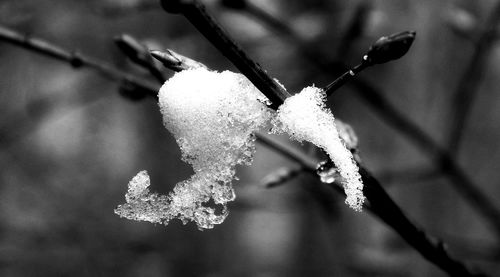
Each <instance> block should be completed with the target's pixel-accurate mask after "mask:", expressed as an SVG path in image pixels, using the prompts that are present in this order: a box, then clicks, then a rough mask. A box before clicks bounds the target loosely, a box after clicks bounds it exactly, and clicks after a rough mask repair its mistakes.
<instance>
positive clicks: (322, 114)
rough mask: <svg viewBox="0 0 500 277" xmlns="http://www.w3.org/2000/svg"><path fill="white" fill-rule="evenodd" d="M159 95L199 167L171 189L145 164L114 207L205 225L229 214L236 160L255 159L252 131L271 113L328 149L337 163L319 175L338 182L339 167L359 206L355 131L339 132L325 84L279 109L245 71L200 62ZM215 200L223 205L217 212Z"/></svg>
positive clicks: (278, 123)
mask: <svg viewBox="0 0 500 277" xmlns="http://www.w3.org/2000/svg"><path fill="white" fill-rule="evenodd" d="M158 97H159V106H160V110H161V113H162V115H163V121H164V124H165V127H166V128H167V129H168V130H169V131H170V132H171V133H172V134H173V136H174V137H175V139H176V141H177V144H178V145H179V147H180V149H181V153H182V159H183V161H185V162H186V163H189V164H190V165H191V166H192V167H193V170H194V172H195V174H194V175H193V176H191V177H190V178H189V179H187V180H185V181H182V182H179V183H177V184H176V186H175V188H174V190H173V191H172V192H171V193H169V194H168V195H159V194H157V193H151V192H150V191H149V185H150V180H149V176H148V174H147V172H146V171H141V172H139V173H138V174H137V175H136V176H135V177H134V178H133V179H132V180H131V181H130V183H129V188H128V192H127V194H126V195H125V199H126V203H125V204H123V205H120V206H118V207H117V208H116V210H115V212H116V213H117V214H118V215H120V216H122V217H125V218H128V219H132V220H141V221H149V222H152V223H161V224H165V225H166V224H168V223H169V221H170V220H171V219H174V218H178V219H180V220H181V221H182V222H183V223H187V222H189V221H194V222H195V223H196V224H197V226H198V228H199V229H208V228H213V227H214V225H215V224H220V223H222V222H223V221H224V219H225V218H226V217H227V214H228V211H227V207H226V204H227V202H229V201H233V200H234V199H235V194H234V190H233V188H232V184H231V182H232V180H233V179H235V166H236V165H238V164H250V163H251V161H252V156H253V153H254V151H255V135H254V133H255V132H256V131H258V130H259V129H260V128H262V127H264V126H266V125H267V124H268V123H269V122H270V121H271V119H272V122H273V124H274V127H273V131H274V132H277V133H280V132H286V133H289V134H290V136H291V137H292V138H294V139H296V140H299V141H302V140H307V141H310V142H312V143H314V144H315V145H317V146H318V147H321V148H323V149H324V150H325V151H326V152H327V153H328V155H329V156H330V158H331V159H332V161H333V162H334V163H335V165H336V166H337V169H331V170H330V171H328V172H323V173H324V174H323V175H321V174H320V177H321V179H322V180H323V181H324V182H327V183H329V182H333V181H334V176H335V175H336V173H337V170H338V173H339V175H340V177H342V178H341V179H343V181H344V188H345V192H346V194H347V198H346V203H347V204H348V205H349V206H351V207H352V208H354V209H355V210H361V205H362V203H363V201H364V196H363V193H362V189H363V184H362V183H361V179H360V175H359V173H358V168H357V166H356V163H355V162H354V160H353V158H352V154H351V152H350V151H349V150H348V149H346V145H347V146H348V147H349V148H356V144H357V138H356V136H355V135H354V133H353V132H352V130H351V129H350V127H349V126H348V125H344V124H342V125H341V126H340V127H341V128H340V134H339V132H338V131H337V129H336V126H335V119H334V117H333V115H332V113H331V112H330V111H329V110H328V109H326V108H325V104H324V101H325V95H324V92H322V91H321V90H320V89H318V88H316V87H307V88H305V89H304V90H302V91H301V92H300V93H299V94H296V95H294V96H292V97H290V98H288V99H287V100H286V101H285V103H284V104H283V105H282V106H281V107H280V108H279V110H278V113H275V112H272V111H270V110H269V109H268V108H267V106H266V104H265V103H267V101H268V100H267V99H266V98H265V97H264V96H263V95H262V94H261V93H260V92H259V91H258V90H257V89H256V88H255V87H254V86H253V84H252V83H250V81H249V80H248V79H247V78H246V77H245V76H243V75H241V74H236V73H233V72H230V71H224V72H221V73H218V72H214V71H209V70H207V69H206V68H197V69H190V70H185V71H182V72H179V73H176V74H175V75H174V76H173V77H172V78H171V79H169V80H168V81H167V82H165V84H164V85H163V86H162V88H161V89H160V92H159V95H158ZM339 135H340V136H341V138H340V137H339ZM209 201H213V203H215V204H216V205H218V206H220V207H221V208H222V211H221V212H219V213H216V210H215V208H213V207H211V206H213V205H208V202H209Z"/></svg>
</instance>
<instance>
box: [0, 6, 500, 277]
mask: <svg viewBox="0 0 500 277" xmlns="http://www.w3.org/2000/svg"><path fill="white" fill-rule="evenodd" d="M249 1H250V2H251V3H252V5H253V6H254V7H257V8H258V9H260V10H261V11H265V12H266V13H267V14H268V15H271V16H272V17H273V18H275V19H277V20H278V21H281V22H282V23H283V24H284V26H287V27H288V28H289V29H288V31H292V32H293V33H294V35H295V37H294V38H290V37H289V36H287V35H284V34H283V30H281V32H280V31H279V30H276V25H274V27H273V26H271V25H269V23H272V22H267V23H266V22H265V21H263V15H262V14H261V15H260V16H259V15H258V14H257V13H256V12H255V11H253V13H252V11H248V10H232V9H229V8H227V7H225V6H223V5H221V2H220V1H216V0H211V1H203V2H204V3H205V4H206V5H207V6H208V8H209V10H210V12H211V13H212V14H213V15H214V16H215V17H216V18H217V20H218V21H220V23H221V24H222V25H223V26H224V27H225V28H226V30H227V31H228V32H229V33H230V34H231V35H232V36H233V37H234V38H235V39H236V40H237V41H238V42H239V43H240V44H241V45H242V46H243V48H244V49H245V50H247V51H248V53H249V54H250V55H251V56H252V57H254V58H255V59H256V60H257V61H258V62H259V63H260V64H261V65H262V66H263V67H264V68H265V69H266V70H267V71H268V72H269V73H270V74H271V75H272V76H273V77H276V78H277V79H279V80H280V82H281V83H283V84H284V85H285V86H286V87H287V88H288V90H289V91H291V92H296V91H299V90H300V89H301V88H302V87H304V86H306V85H310V84H316V85H318V86H323V85H326V84H327V83H328V82H330V81H332V80H333V79H334V78H335V77H336V75H335V74H333V73H332V72H328V71H325V70H324V69H323V68H321V67H318V64H317V63H315V62H314V61H312V59H311V57H307V53H311V52H315V53H317V55H318V56H320V57H323V59H324V60H323V61H331V60H340V61H342V62H344V63H346V64H348V65H351V66H354V65H355V64H356V63H357V62H359V60H360V58H361V56H362V55H363V53H364V52H365V51H366V49H367V48H368V47H369V45H370V44H371V43H372V42H374V41H375V40H376V39H377V38H378V37H380V36H382V35H387V34H391V33H394V32H399V31H403V30H416V31H417V39H416V41H415V42H414V45H413V47H412V49H411V50H410V52H409V53H408V54H407V55H406V56H405V57H403V58H402V59H401V60H398V61H395V62H391V63H389V64H385V65H380V66H377V67H375V68H371V69H368V70H366V71H365V72H363V73H362V78H364V79H365V80H368V81H369V82H370V83H371V84H373V85H374V86H375V87H378V88H380V90H381V91H382V92H383V95H384V96H385V97H386V98H387V99H389V100H390V102H391V103H392V104H394V105H395V106H396V107H397V108H398V109H399V111H401V113H402V114H404V115H405V116H407V117H408V118H410V119H411V120H412V121H413V122H415V123H416V124H417V125H418V126H419V127H421V128H422V129H423V130H425V132H426V133H428V134H430V135H431V136H432V137H433V138H434V139H435V140H436V141H438V142H440V143H444V142H445V140H446V137H447V135H448V134H449V129H450V118H453V116H455V114H454V112H456V111H455V110H454V106H453V104H452V103H453V102H452V101H451V99H452V98H453V94H454V93H455V91H456V89H457V85H458V84H459V82H460V80H461V79H462V78H464V76H463V72H464V71H465V70H466V67H467V64H468V63H469V62H470V59H471V57H472V53H473V51H474V49H475V44H474V43H473V41H474V39H475V38H476V37H477V36H478V34H480V32H481V30H482V29H483V28H485V24H486V23H485V22H486V21H487V18H488V17H489V16H490V14H491V13H492V11H493V7H494V5H496V4H497V3H496V2H497V1H490V0H483V1H465V0H445V1H431V0H424V1H422V0H420V1H417V0H386V1H371V0H366V1H363V0H356V1H355V0H350V1H337V0H314V1H299V0H287V1H285V0H274V1H266V0H249ZM229 2H231V1H229ZM264 16H265V15H264ZM0 24H2V25H3V26H7V27H9V28H12V29H15V30H18V31H19V32H21V33H27V34H30V35H32V36H35V37H40V38H43V39H45V40H48V41H50V42H53V43H54V44H56V45H60V46H61V47H64V48H67V49H69V50H77V51H79V52H82V53H85V54H88V55H91V56H93V57H96V58H98V59H101V60H102V61H104V62H107V63H111V64H114V65H116V66H117V67H119V68H121V69H123V70H126V71H128V72H130V73H133V74H135V75H136V76H139V77H142V78H145V79H150V80H151V81H152V82H154V79H152V78H151V77H150V76H149V75H148V73H147V72H146V71H144V70H143V69H141V68H139V67H137V66H136V65H134V64H133V63H131V62H130V61H129V60H127V58H126V57H125V56H124V55H123V54H122V53H121V52H120V51H119V50H118V48H117V47H116V46H115V45H114V44H113V41H112V38H113V37H114V36H116V35H120V34H123V33H126V34H130V35H132V36H134V37H136V38H137V39H139V40H140V41H142V42H143V43H145V44H146V45H148V47H149V48H150V49H159V50H162V49H166V48H170V49H173V50H175V51H177V52H179V53H182V54H184V55H186V56H189V57H192V58H193V59H196V60H199V61H201V62H203V63H205V64H206V65H208V66H209V67H211V68H213V69H217V70H226V69H229V70H233V71H236V70H235V69H234V67H233V66H232V65H231V64H230V62H229V61H228V60H227V59H225V58H224V56H222V55H221V54H220V53H219V52H218V51H217V50H216V49H215V48H214V47H213V46H211V45H210V44H209V42H208V41H207V40H206V39H204V38H203V37H202V36H201V35H200V34H199V33H198V32H197V31H196V30H195V29H194V28H193V27H192V26H191V25H190V24H189V23H188V22H187V21H186V20H185V19H184V18H183V17H182V16H175V15H170V14H166V13H165V12H163V10H162V9H161V8H160V5H159V3H158V1H155V0H126V1H124V0H99V1H98V0H94V1H76V0H37V1H33V0H3V1H0ZM285 31H286V30H285ZM297 42H300V43H302V46H300V45H298V44H297ZM490 44H491V47H490V48H489V49H488V56H487V57H488V58H487V59H486V62H484V63H483V64H482V66H483V68H484V72H483V73H482V74H480V76H479V77H480V80H479V81H480V82H479V86H478V87H477V89H475V90H474V91H473V92H471V93H475V94H476V95H477V97H476V99H475V101H474V102H473V105H472V108H471V111H470V113H468V115H467V117H468V120H467V125H466V127H465V128H463V130H462V131H463V134H464V135H463V141H462V144H461V147H460V149H459V151H458V152H457V155H458V157H457V160H458V161H459V163H460V165H461V166H462V167H463V168H464V169H465V172H466V173H467V175H468V176H469V177H470V178H471V179H472V180H473V181H474V182H475V183H476V184H477V185H478V187H479V188H480V189H481V190H482V191H484V192H485V193H486V194H487V195H488V197H490V199H491V201H492V202H494V204H495V205H496V206H497V207H499V208H500V205H499V204H498V200H499V199H500V187H499V186H498V182H499V181H500V171H499V170H498V169H499V163H500V147H499V146H500V145H499V143H498V141H499V138H500V125H499V122H500V121H499V118H500V97H499V96H498V88H499V86H500V81H499V78H498V74H499V73H500V67H499V64H500V63H499V61H500V48H499V47H498V45H499V44H497V42H496V41H494V40H493V41H492V42H491V43H490ZM304 48H307V49H308V51H304ZM304 52H306V55H304ZM172 74H173V73H172V72H170V71H168V70H165V76H171V75H172ZM119 86H120V84H119V83H118V82H113V81H110V80H108V79H106V78H105V77H103V76H102V75H100V74H99V73H96V72H95V71H93V70H91V69H80V70H75V69H73V68H71V67H70V66H69V65H67V64H65V63H62V62H59V61H55V60H53V59H51V58H48V57H45V56H40V55H38V54H35V53H33V52H30V51H27V50H24V49H21V48H19V47H16V46H12V45H10V44H7V43H5V42H0V111H1V117H0V275H1V276H70V275H71V276H211V277H215V276H262V277H264V276H266V277H267V276H446V275H445V274H444V273H443V272H442V271H440V270H439V269H437V268H436V267H435V266H434V265H432V264H430V263H428V262H427V261H426V260H424V258H422V257H421V256H420V255H419V254H418V253H417V252H416V251H415V250H413V249H412V248H410V247H409V246H408V245H407V244H406V243H405V242H404V241H403V240H402V239H401V238H400V237H399V236H398V235H397V234H395V233H394V232H393V231H392V230H391V229H389V228H388V227H386V225H384V224H383V223H381V222H380V221H378V220H377V219H375V218H374V217H373V216H372V215H371V214H369V213H368V212H363V213H356V212H354V211H352V210H350V209H349V208H348V207H346V206H345V205H344V204H343V198H342V197H341V196H339V195H337V194H335V193H333V192H332V191H330V190H329V189H328V188H325V187H323V186H321V184H318V183H317V182H316V181H314V180H313V179H312V178H310V177H308V176H306V175H305V174H302V175H299V176H298V177H297V178H294V179H293V180H291V181H288V182H286V183H285V184H283V185H281V186H279V187H277V188H273V189H266V188H265V187H264V186H263V185H262V179H263V178H264V177H266V176H268V175H269V174H272V173H273V172H275V171H276V170H278V169H279V168H282V167H288V168H296V167H297V165H295V164H294V163H292V162H290V161H288V160H286V159H285V158H283V157H281V156H279V155H278V154H276V153H274V152H272V151H270V150H269V149H266V148H265V147H264V146H261V145H258V146H257V153H256V155H255V160H254V163H253V165H252V166H251V167H241V168H238V176H239V178H240V180H239V181H237V182H235V189H236V193H237V200H236V201H234V202H233V203H231V204H230V215H229V217H228V218H227V219H226V221H225V222H224V223H223V224H222V225H219V226H216V227H215V229H213V230H208V231H203V232H200V231H198V230H197V228H196V226H195V225H194V224H192V223H190V224H188V225H186V226H183V225H182V224H181V223H180V222H179V221H176V220H174V221H172V222H171V224H170V225H168V226H167V227H165V226H162V225H153V224H149V223H144V222H133V221H129V220H125V219H121V218H119V217H118V216H116V215H115V214H114V213H113V209H114V208H115V207H116V206H117V205H118V204H121V203H123V202H124V194H125V192H126V188H127V183H128V181H129V180H130V178H131V177H133V176H134V175H135V174H136V173H137V172H138V171H140V170H144V169H145V170H148V172H149V173H150V175H151V178H152V189H153V190H154V191H157V192H160V193H168V191H170V190H171V189H172V188H173V186H174V185H175V183H177V182H178V181H181V180H184V179H186V178H187V177H188V176H190V175H191V169H190V168H189V166H187V165H186V164H184V163H183V162H182V161H180V152H179V150H178V147H177V145H176V144H175V141H174V139H173V138H172V136H171V135H170V134H169V133H168V132H167V131H166V130H165V129H164V128H163V125H162V120H161V115H160V113H159V110H158V107H157V104H156V103H155V102H154V101H151V100H150V99H146V100H144V101H130V100H129V99H127V98H125V97H123V96H121V95H120V94H119V93H118V90H119ZM330 105H331V107H332V109H333V111H334V113H335V115H336V116H337V117H338V118H341V119H343V120H344V121H346V122H348V123H349V124H351V125H352V126H353V128H354V129H355V131H356V133H357V135H358V138H359V141H360V151H361V157H362V159H363V161H364V162H365V164H366V166H367V168H369V169H371V170H372V171H373V172H374V175H375V176H377V178H379V179H380V180H381V182H382V183H383V185H384V187H385V188H386V189H387V190H388V191H389V193H390V194H391V196H393V198H394V199H395V200H396V202H397V203H398V204H399V205H400V206H401V207H402V208H403V209H404V210H405V212H406V213H407V215H408V216H409V217H410V218H412V219H413V220H414V221H415V222H416V223H418V224H419V225H421V226H423V227H424V228H425V229H426V230H427V231H428V232H429V233H431V234H433V235H435V236H437V237H439V238H442V239H443V240H444V241H445V242H447V245H448V247H449V250H450V252H451V253H453V254H454V255H455V256H456V257H458V258H460V259H462V260H464V261H467V262H468V263H469V264H471V265H473V266H478V267H480V268H481V269H482V270H484V271H485V272H488V273H490V274H491V275H492V276H497V275H498V274H500V244H499V240H498V236H496V235H495V233H494V232H493V230H492V228H490V225H489V223H488V222H487V221H486V220H485V219H484V218H483V217H482V216H480V215H478V214H477V213H476V212H475V211H474V209H472V208H471V206H470V205H469V204H468V203H467V202H465V201H464V199H463V198H462V197H460V195H459V194H457V193H456V192H455V190H454V188H453V184H451V183H450V182H449V181H448V179H447V178H445V177H444V175H443V174H440V173H439V172H436V170H435V168H436V167H435V166H434V164H433V163H432V162H431V160H430V159H429V157H428V156H427V155H426V154H425V153H424V152H422V151H421V150H420V149H419V148H418V147H416V146H415V145H414V144H413V143H411V142H410V141H409V140H408V139H406V138H405V137H404V136H402V135H401V133H399V132H398V131H396V130H395V129H393V128H391V127H390V126H389V125H388V124H387V123H385V122H384V121H383V120H381V118H380V117H379V116H378V115H377V113H375V112H374V111H373V109H371V108H370V105H366V102H365V101H364V100H362V99H361V98H360V97H359V94H358V93H357V92H356V91H355V89H354V88H353V87H352V86H346V87H344V88H342V90H340V91H338V93H336V94H335V95H334V96H332V97H331V98H330ZM280 139H281V141H282V142H283V143H290V142H288V141H287V139H286V138H280ZM290 144H291V145H292V146H293V147H296V148H297V149H298V150H300V151H304V152H307V151H308V149H307V147H306V148H303V147H302V146H301V145H299V144H295V143H290ZM443 145H444V144H443Z"/></svg>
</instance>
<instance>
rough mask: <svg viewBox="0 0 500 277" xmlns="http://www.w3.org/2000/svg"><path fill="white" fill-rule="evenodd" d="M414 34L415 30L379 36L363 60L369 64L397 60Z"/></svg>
mask: <svg viewBox="0 0 500 277" xmlns="http://www.w3.org/2000/svg"><path fill="white" fill-rule="evenodd" d="M415 36H416V32H415V31H405V32H401V33H396V34H392V35H390V36H387V37H381V38H379V39H378V40H377V41H376V42H375V43H374V44H373V45H372V46H371V47H370V49H369V50H368V52H367V53H366V55H365V56H364V57H363V60H364V61H365V62H367V63H369V65H373V64H381V63H386V62H389V61H392V60H397V59H399V58H401V57H402V56H404V55H405V54H406V53H407V52H408V50H409V49H410V46H411V44H412V43H413V41H414V40H415Z"/></svg>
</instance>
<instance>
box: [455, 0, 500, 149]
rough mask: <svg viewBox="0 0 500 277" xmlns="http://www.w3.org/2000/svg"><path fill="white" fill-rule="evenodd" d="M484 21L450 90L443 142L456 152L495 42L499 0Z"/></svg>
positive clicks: (499, 21)
mask: <svg viewBox="0 0 500 277" xmlns="http://www.w3.org/2000/svg"><path fill="white" fill-rule="evenodd" d="M495 5H496V6H495V7H494V8H493V12H492V13H491V14H490V16H489V18H488V20H487V21H486V24H485V28H484V30H483V31H482V33H481V34H480V35H479V36H478V38H477V40H476V42H475V48H474V53H473V54H472V56H471V58H470V60H469V63H468V65H467V67H466V69H465V71H464V73H463V75H462V76H461V78H460V81H459V83H458V85H457V89H456V91H455V92H454V93H453V94H452V97H453V99H452V101H451V103H452V106H451V111H450V115H449V120H450V130H449V134H448V140H447V145H448V147H449V149H450V152H451V153H453V154H456V152H457V151H459V148H460V143H461V141H462V137H463V134H464V131H465V127H466V124H467V118H468V116H469V113H470V109H471V107H472V105H473V104H474V101H475V99H476V96H477V90H478V87H479V84H480V82H481V79H482V76H483V75H484V72H485V70H486V65H487V64H488V57H489V56H490V54H491V51H492V50H493V49H494V46H495V45H496V44H495V43H494V42H495V41H496V40H497V30H498V25H499V24H500V1H497V3H496V4H495Z"/></svg>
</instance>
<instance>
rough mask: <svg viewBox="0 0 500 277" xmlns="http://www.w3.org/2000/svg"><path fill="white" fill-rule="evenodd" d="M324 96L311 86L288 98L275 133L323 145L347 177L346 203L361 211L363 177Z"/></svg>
mask: <svg viewBox="0 0 500 277" xmlns="http://www.w3.org/2000/svg"><path fill="white" fill-rule="evenodd" d="M325 98H326V95H325V93H324V92H323V91H322V90H321V89H320V88H316V87H314V86H311V87H306V88H304V89H303V90H302V91H301V92H300V93H298V94H295V95H293V96H292V97H290V98H288V99H286V100H285V103H283V105H281V106H280V107H279V109H278V114H277V117H276V118H275V119H274V120H273V121H274V125H275V127H274V132H276V133H282V132H286V133H288V134H289V135H290V136H291V137H292V138H293V139H295V140H298V141H303V140H306V141H309V142H312V143H314V144H315V145H316V146H318V147H321V148H323V150H325V151H326V153H327V154H328V156H329V157H330V159H332V161H333V162H334V163H335V165H336V166H337V168H338V171H339V173H340V176H341V177H342V178H343V179H344V190H345V192H346V195H347V198H346V203H347V204H348V205H349V206H350V207H351V208H353V209H355V210H357V211H360V210H361V207H362V204H363V202H364V199H365V198H364V196H363V183H362V182H361V176H360V175H359V172H358V167H357V165H356V163H355V162H354V160H353V156H352V154H351V152H350V151H349V150H348V149H347V148H346V146H345V145H344V143H343V142H342V141H341V139H340V137H339V133H338V131H337V128H336V126H335V118H334V117H333V114H332V113H331V112H330V110H329V109H327V108H326V107H325Z"/></svg>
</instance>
